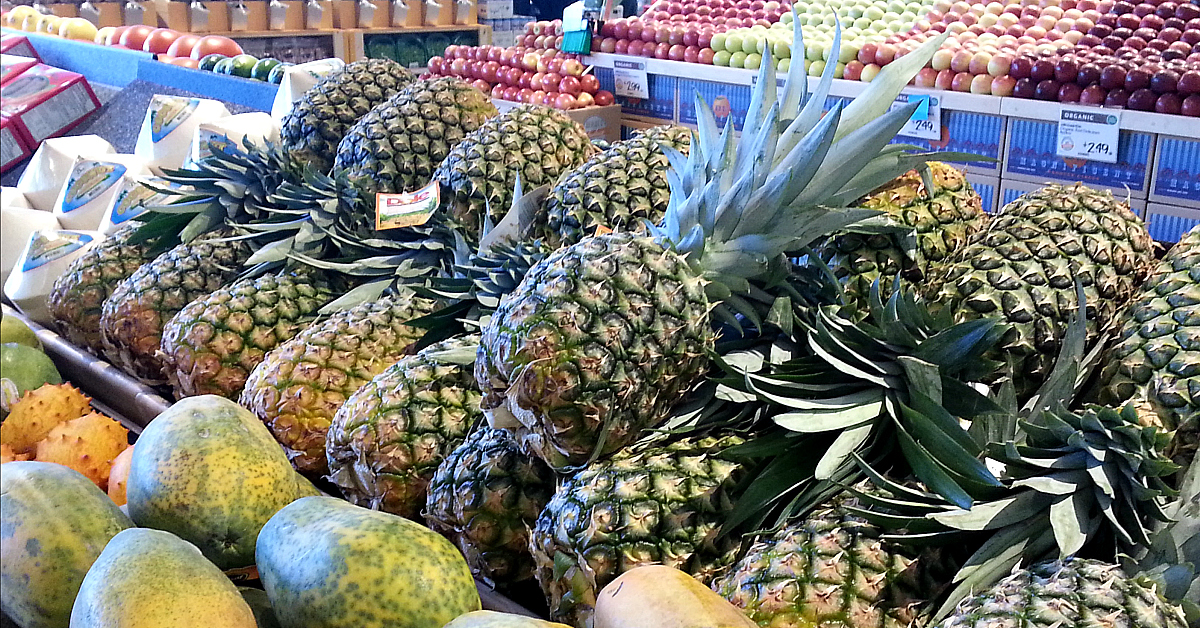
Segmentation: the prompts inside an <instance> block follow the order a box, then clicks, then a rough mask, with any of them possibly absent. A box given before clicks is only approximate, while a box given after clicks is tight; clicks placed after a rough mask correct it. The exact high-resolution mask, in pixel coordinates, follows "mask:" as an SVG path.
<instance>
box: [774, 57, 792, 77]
mask: <svg viewBox="0 0 1200 628" xmlns="http://www.w3.org/2000/svg"><path fill="white" fill-rule="evenodd" d="M791 69H792V60H791V59H780V60H778V61H776V62H775V71H776V72H783V73H785V74H786V73H787V72H788V71H789V70H791Z"/></svg>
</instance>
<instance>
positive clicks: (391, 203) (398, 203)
mask: <svg viewBox="0 0 1200 628" xmlns="http://www.w3.org/2000/svg"><path fill="white" fill-rule="evenodd" d="M441 200H442V195H441V184H439V183H438V182H437V181H433V182H430V184H429V185H427V186H425V187H423V188H421V189H419V190H416V191H414V192H407V193H405V194H376V195H375V230H376V231H385V230H387V229H399V228H401V227H416V226H418V225H423V224H425V223H426V222H428V221H429V218H430V217H431V216H433V212H435V211H437V208H438V206H439V205H440V204H441Z"/></svg>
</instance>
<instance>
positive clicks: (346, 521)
mask: <svg viewBox="0 0 1200 628" xmlns="http://www.w3.org/2000/svg"><path fill="white" fill-rule="evenodd" d="M255 557H256V559H257V560H256V562H257V564H258V573H259V577H261V578H262V583H263V588H264V589H266V591H267V596H268V597H270V598H271V604H272V606H274V608H275V615H276V617H277V618H278V619H279V623H280V625H282V626H283V627H284V628H442V626H444V625H445V624H446V623H447V622H449V621H450V620H452V619H454V618H455V617H458V616H459V615H462V614H464V613H468V612H471V611H476V610H479V608H480V602H479V592H478V590H477V589H476V588H475V581H474V580H473V579H472V578H471V569H470V568H469V567H468V566H467V562H466V561H465V560H464V559H463V557H462V555H461V554H459V552H458V550H457V549H456V548H455V547H454V545H452V544H451V543H450V541H447V540H446V539H445V538H444V537H442V536H441V535H439V534H437V533H435V532H432V531H430V530H429V529H427V528H425V527H424V526H421V525H420V524H417V523H414V522H412V521H409V520H407V519H404V518H403V517H397V516H396V515H390V514H387V513H384V512H378V511H374V510H367V509H366V508H361V507H359V506H355V505H353V504H350V503H348V502H344V501H342V500H340V499H333V498H331V497H305V498H304V499H301V500H299V501H296V502H294V503H292V504H290V505H288V506H286V507H284V508H283V510H280V511H279V513H278V514H276V515H275V516H274V517H272V518H271V520H270V521H268V522H267V525H265V526H263V529H262V532H261V533H259V535H258V550H257V552H256V554H255Z"/></svg>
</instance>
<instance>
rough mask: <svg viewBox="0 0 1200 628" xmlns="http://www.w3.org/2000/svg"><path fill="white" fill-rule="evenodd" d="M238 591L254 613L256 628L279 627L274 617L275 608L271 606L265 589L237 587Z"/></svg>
mask: <svg viewBox="0 0 1200 628" xmlns="http://www.w3.org/2000/svg"><path fill="white" fill-rule="evenodd" d="M238 592H239V593H241V594H242V599H243V600H246V604H248V605H249V606H250V610H251V612H253V613H254V621H255V622H257V623H258V628H280V625H279V620H278V619H276V618H275V609H274V608H271V598H269V597H267V592H266V591H263V590H262V589H251V588H250V587H238Z"/></svg>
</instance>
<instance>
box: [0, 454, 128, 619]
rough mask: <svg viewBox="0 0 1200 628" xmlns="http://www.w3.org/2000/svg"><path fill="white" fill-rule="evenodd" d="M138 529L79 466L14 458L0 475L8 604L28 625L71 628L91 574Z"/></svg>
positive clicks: (1, 566)
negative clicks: (127, 532)
mask: <svg viewBox="0 0 1200 628" xmlns="http://www.w3.org/2000/svg"><path fill="white" fill-rule="evenodd" d="M132 526H133V522H132V521H130V520H129V518H128V517H126V516H125V515H124V514H122V513H121V511H120V510H119V509H118V508H117V506H116V504H114V503H112V500H110V499H109V498H108V496H107V495H105V494H104V493H103V492H101V491H100V489H98V488H96V485H95V484H92V482H91V481H90V480H88V479H87V478H85V477H83V476H82V475H80V474H79V473H78V472H76V471H72V470H71V469H68V468H67V467H64V466H60V465H57V464H49V463H46V462H11V463H8V464H6V465H4V470H3V472H0V530H3V534H0V606H2V607H3V608H4V612H5V613H7V614H8V615H9V617H11V618H12V619H13V620H14V621H16V622H17V625H18V626H22V628H65V627H66V626H67V624H68V622H69V621H70V618H71V605H72V604H73V603H74V602H75V595H76V593H78V592H79V586H80V584H81V583H82V582H83V578H84V574H86V573H87V572H88V569H89V568H90V567H91V566H92V563H93V562H95V561H96V558H97V557H98V556H100V552H101V551H102V550H103V549H104V547H105V545H107V544H108V542H109V540H111V539H112V538H113V537H114V536H116V534H117V533H118V532H120V531H122V530H124V529H126V528H130V527H132Z"/></svg>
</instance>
